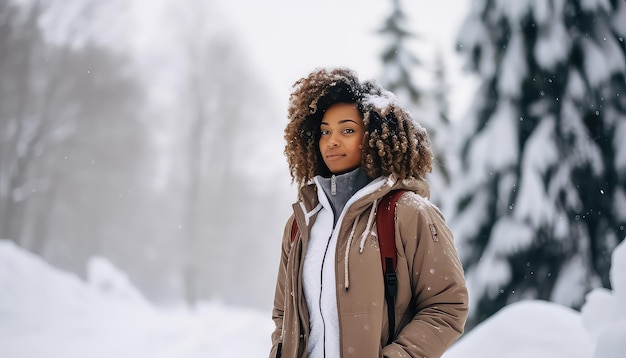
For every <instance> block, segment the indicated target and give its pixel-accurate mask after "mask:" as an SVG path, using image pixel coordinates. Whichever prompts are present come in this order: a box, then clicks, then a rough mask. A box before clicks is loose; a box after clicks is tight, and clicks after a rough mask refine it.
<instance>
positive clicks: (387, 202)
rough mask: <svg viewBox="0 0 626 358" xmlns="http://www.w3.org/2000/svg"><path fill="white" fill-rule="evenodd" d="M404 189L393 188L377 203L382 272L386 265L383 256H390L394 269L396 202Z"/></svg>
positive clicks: (377, 225)
mask: <svg viewBox="0 0 626 358" xmlns="http://www.w3.org/2000/svg"><path fill="white" fill-rule="evenodd" d="M405 191H406V190H393V191H391V192H389V193H387V194H386V195H385V196H384V197H383V198H382V199H381V201H380V203H378V209H377V212H376V227H377V228H378V246H380V258H381V262H382V264H383V273H385V272H386V269H387V265H386V263H385V258H391V261H392V263H393V269H394V270H395V269H396V262H397V257H396V256H397V255H396V240H395V238H396V227H395V226H396V219H395V213H396V203H397V202H398V199H400V196H402V194H404V192H405Z"/></svg>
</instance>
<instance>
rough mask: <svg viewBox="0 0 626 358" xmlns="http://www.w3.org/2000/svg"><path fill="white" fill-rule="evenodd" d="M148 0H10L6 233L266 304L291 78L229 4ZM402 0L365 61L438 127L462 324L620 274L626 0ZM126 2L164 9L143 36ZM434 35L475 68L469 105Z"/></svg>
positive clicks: (436, 178) (0, 51)
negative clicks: (615, 260) (275, 76)
mask: <svg viewBox="0 0 626 358" xmlns="http://www.w3.org/2000/svg"><path fill="white" fill-rule="evenodd" d="M157 3H158V4H159V6H156V5H155V6H153V7H151V9H148V8H147V7H146V6H145V5H141V2H140V1H130V2H129V1H122V0H110V1H106V2H99V1H81V0H0V239H3V240H10V241H13V242H15V243H16V244H17V245H18V246H19V247H22V248H24V249H26V250H28V251H30V252H32V253H34V254H36V255H38V256H40V257H41V258H43V259H44V260H45V261H47V262H48V263H50V264H52V265H54V266H56V267H58V268H60V269H63V270H66V271H69V272H73V273H76V274H77V275H79V276H81V277H85V276H86V267H87V262H88V261H89V259H90V258H92V257H94V256H101V257H105V258H107V259H108V260H110V261H111V262H112V263H113V264H114V265H115V266H116V267H118V268H119V269H120V270H121V271H123V272H125V273H126V274H127V275H128V277H129V279H130V281H132V283H133V285H135V286H136V287H138V289H139V290H140V291H141V293H142V294H143V295H145V297H147V298H148V299H149V300H150V301H152V302H154V303H155V304H157V305H162V306H168V305H176V304H178V303H180V302H186V304H188V305H189V306H191V307H194V306H196V305H198V303H199V302H201V301H209V302H227V303H228V304H229V305H232V306H245V307H250V308H254V309H260V310H265V311H266V312H267V314H268V319H269V310H270V307H271V302H272V299H273V297H272V295H273V290H274V280H275V274H276V268H277V264H278V250H279V241H280V236H281V233H282V230H283V225H284V221H285V220H286V218H287V217H288V215H289V213H290V203H291V202H292V201H293V200H294V198H295V196H294V193H295V191H294V188H293V187H292V186H291V185H290V182H289V177H288V171H287V168H286V164H285V161H284V157H283V155H282V148H283V139H282V130H283V128H284V125H285V124H286V101H287V97H286V93H288V90H289V89H288V88H287V86H288V85H287V86H283V87H281V88H279V89H276V87H275V86H274V84H273V83H272V82H273V81H272V80H271V79H268V73H271V71H267V72H265V68H264V67H263V64H260V62H255V56H253V55H252V54H251V52H250V49H249V47H247V45H246V43H245V41H243V40H242V39H241V37H240V35H238V34H237V31H236V27H235V26H233V25H232V24H229V23H228V21H226V20H225V19H224V16H222V15H221V13H220V12H219V6H220V3H219V1H214V2H210V1H209V2H201V1H192V0H188V1H176V2H175V1H167V0H159V1H157V2H154V4H157ZM381 3H382V2H381ZM412 4H413V3H412V2H408V1H404V2H400V1H399V0H395V1H393V0H389V1H386V2H384V6H382V5H378V6H381V7H380V9H381V11H378V12H377V13H376V16H377V20H375V21H374V22H372V23H369V24H368V26H369V29H370V33H369V34H368V35H367V36H369V37H368V38H369V39H370V40H369V42H366V44H369V46H370V50H371V49H372V48H373V50H374V51H375V52H376V53H375V55H374V56H372V57H371V58H368V60H367V61H369V62H370V63H372V64H375V65H374V66H375V68H376V71H374V72H376V73H377V75H376V76H375V77H376V78H377V79H378V80H380V82H381V83H382V84H383V85H384V86H385V87H387V88H388V89H390V90H392V91H394V92H395V93H397V94H398V96H399V99H400V101H401V103H403V104H405V105H406V106H407V107H408V108H410V110H411V112H412V113H413V114H414V116H415V118H416V120H418V121H419V122H420V123H422V124H423V125H424V126H425V127H426V128H427V129H428V130H429V132H430V134H431V138H432V140H433V145H434V147H435V151H436V156H437V160H438V166H437V167H436V168H435V170H434V171H433V173H432V175H431V176H430V178H429V179H430V182H431V186H432V190H431V191H432V200H433V201H434V202H435V203H436V204H437V205H439V206H440V207H441V209H442V210H443V212H444V214H445V215H446V217H447V219H448V222H449V223H450V226H451V228H452V230H453V232H454V233H455V238H456V243H457V246H458V248H459V253H460V255H461V257H462V261H463V263H464V266H465V270H466V276H467V280H468V287H469V289H470V298H471V302H470V304H471V316H470V320H469V322H468V326H467V329H468V330H471V329H472V328H473V327H475V326H476V325H477V324H479V323H481V322H482V321H484V320H486V319H487V318H489V317H490V316H492V315H493V314H494V313H496V312H497V311H498V310H500V309H501V308H503V307H505V306H507V305H510V304H512V303H515V302H518V301H523V300H530V299H540V300H546V301H551V302H554V303H557V304H560V305H563V306H566V307H571V308H573V309H576V310H578V309H580V308H581V307H582V306H583V304H584V302H585V297H586V295H587V294H588V293H589V292H591V291H592V290H593V289H595V288H600V287H604V288H611V281H610V279H609V269H610V264H611V253H612V252H613V249H614V248H615V247H616V246H617V245H618V244H619V243H620V242H621V241H622V240H623V239H624V236H625V235H626V231H625V226H626V141H625V140H624V139H623V138H626V98H625V97H626V44H625V40H624V38H625V37H626V3H625V2H624V1H623V0H581V1H575V0H550V1H541V0H537V1H533V0H527V1H500V0H476V1H471V2H468V3H467V7H466V13H465V14H464V15H463V18H462V20H463V21H462V22H461V23H460V24H459V25H460V27H459V29H458V32H457V34H456V37H455V38H456V42H455V43H450V44H432V43H428V40H427V39H426V38H425V37H424V36H422V35H421V34H420V33H419V32H418V31H416V30H415V29H416V25H415V24H416V23H419V21H420V19H419V18H416V17H413V16H409V14H413V15H414V14H415V13H416V12H415V11H410V10H409V9H411V7H412V6H418V5H412ZM250 6H252V8H250V9H249V10H250V11H253V10H255V8H254V6H253V5H250ZM267 6H269V5H267ZM420 6H424V5H423V4H422V5H420ZM155 8H156V9H159V11H156V10H154V9H155ZM288 10H290V9H286V11H288ZM344 10H345V9H344ZM276 11H278V12H279V10H276ZM137 13H142V14H144V15H145V14H146V13H149V15H151V16H152V21H154V22H155V23H157V24H158V26H156V27H155V28H154V29H155V31H154V32H152V33H151V34H150V36H149V37H145V38H142V37H141V36H140V35H141V32H140V31H138V30H137V29H138V28H139V27H141V26H147V25H146V23H145V21H146V20H141V19H140V18H138V17H137ZM417 13H419V12H417ZM287 14H291V15H294V13H290V12H287ZM142 19H143V18H142ZM289 21H290V22H289ZM294 21H296V22H295V23H294ZM285 23H288V24H290V26H295V25H294V24H297V18H296V19H295V20H294V19H291V20H287V19H285ZM286 31H287V30H286ZM346 31H347V32H350V30H346ZM131 34H134V35H132V36H131ZM138 34H139V35H138ZM146 36H147V35H146ZM336 36H341V34H337V35H336ZM265 40H266V41H268V42H271V41H272V39H271V38H268V39H265ZM346 40H350V39H349V37H346ZM297 41H298V44H297V45H296V44H293V46H294V51H297V50H298V49H301V48H310V50H311V51H313V52H315V50H316V47H320V48H321V47H323V46H325V44H324V43H323V41H320V42H319V43H318V42H316V41H315V39H311V38H301V39H298V40H297ZM254 45H255V46H261V47H262V46H263V43H260V44H259V43H255V44H254ZM291 45H292V44H282V46H291ZM359 46H364V45H363V44H361V43H359ZM445 46H451V47H454V50H453V51H455V54H454V56H458V57H459V59H462V61H463V62H464V63H465V68H466V70H467V71H468V76H471V78H472V81H473V82H471V83H472V85H471V87H467V88H465V89H467V90H468V91H469V92H471V95H472V98H471V102H470V105H469V106H467V109H465V108H463V111H462V112H459V105H458V101H457V98H454V97H452V98H451V96H454V95H455V94H456V93H458V91H459V89H458V88H455V86H461V85H465V83H466V82H462V81H460V80H458V78H457V77H456V76H451V75H450V74H449V72H448V71H449V65H448V64H449V63H450V62H451V61H453V59H451V58H449V55H448V53H449V52H448V51H447V50H445V49H444V47H445ZM344 47H345V48H347V49H348V50H350V49H351V47H350V41H346V44H345V46H344ZM268 49H271V46H268ZM353 50H354V51H357V50H359V49H358V48H355V49H353ZM299 56H307V54H306V52H303V53H301V54H300V55H299ZM320 65H329V64H327V63H320ZM334 65H344V64H343V63H336V64H334ZM312 69H313V68H312V67H306V68H303V67H298V65H297V64H295V63H294V65H293V67H290V68H289V69H287V68H285V72H288V73H289V74H290V75H291V74H294V73H295V74H294V75H293V78H291V79H290V80H291V82H293V81H295V80H296V79H297V78H299V77H300V76H303V75H305V74H306V73H308V71H310V70H312ZM355 69H356V70H357V71H359V70H360V68H358V67H357V68H355ZM368 71H369V67H368V70H367V71H363V72H368ZM359 72H361V71H359ZM367 75H369V73H367ZM370 77H371V76H370ZM289 84H291V83H289ZM453 104H454V105H453ZM0 295H3V293H0Z"/></svg>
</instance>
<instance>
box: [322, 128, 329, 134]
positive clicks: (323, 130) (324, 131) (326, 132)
mask: <svg viewBox="0 0 626 358" xmlns="http://www.w3.org/2000/svg"><path fill="white" fill-rule="evenodd" d="M320 133H321V134H322V135H329V134H330V131H329V130H325V129H322V130H320Z"/></svg>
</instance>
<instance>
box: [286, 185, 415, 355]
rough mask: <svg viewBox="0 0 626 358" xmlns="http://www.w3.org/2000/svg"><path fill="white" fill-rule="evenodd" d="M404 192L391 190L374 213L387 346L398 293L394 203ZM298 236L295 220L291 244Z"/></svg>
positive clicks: (390, 338) (393, 327)
mask: <svg viewBox="0 0 626 358" xmlns="http://www.w3.org/2000/svg"><path fill="white" fill-rule="evenodd" d="M405 191H406V190H392V191H390V192H389V193H387V194H386V195H385V196H384V197H383V198H382V200H381V201H380V202H379V203H378V207H377V211H376V227H377V228H378V246H379V247H380V259H381V263H382V267H383V278H384V280H385V301H387V315H388V319H389V337H388V338H387V345H389V344H391V342H393V338H394V336H395V334H394V330H395V326H396V323H395V321H396V315H395V312H394V308H395V301H396V295H397V293H398V279H397V277H396V264H397V256H396V255H397V253H396V242H395V238H396V235H395V234H396V232H395V212H396V203H397V202H398V199H400V196H402V194H404V192H405ZM297 235H298V224H297V223H296V220H294V221H293V223H292V225H291V242H292V243H293V242H294V240H295V239H296V236H297Z"/></svg>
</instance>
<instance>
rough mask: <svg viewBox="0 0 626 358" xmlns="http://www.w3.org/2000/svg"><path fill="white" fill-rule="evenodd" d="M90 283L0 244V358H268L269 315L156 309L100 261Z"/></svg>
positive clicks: (213, 308) (206, 307)
mask: <svg viewBox="0 0 626 358" xmlns="http://www.w3.org/2000/svg"><path fill="white" fill-rule="evenodd" d="M87 276H88V278H87V282H84V281H81V280H80V279H79V278H78V277H77V276H75V275H73V274H69V273H66V272H62V271H60V270H57V269H55V268H53V267H50V266H49V265H48V264H46V263H45V262H44V261H43V260H42V259H41V258H39V257H38V256H35V255H33V254H31V253H29V252H26V251H24V250H22V249H20V248H18V247H17V246H15V245H14V244H13V243H11V242H9V241H6V240H0V352H1V353H0V356H1V357H2V358H40V357H47V358H56V357H59V358H60V357H63V358H74V357H76V358H78V357H80V358H84V357H90V358H100V357H102V358H105V357H106V358H110V357H120V358H125V357H129V358H141V357H155V358H160V357H163V358H166V357H172V358H174V357H176V358H186V357H191V358H193V357H202V358H206V357H265V356H266V355H267V352H269V348H270V342H269V336H270V333H271V330H272V327H273V323H272V320H271V318H270V314H269V313H264V312H257V311H252V310H245V309H234V308H229V307H226V306H224V305H220V304H209V303H205V304H203V305H200V307H199V308H198V309H197V310H196V311H194V312H190V311H189V310H187V309H183V308H178V309H159V308H156V307H154V306H152V305H151V304H150V303H148V302H147V301H146V300H145V299H144V298H143V297H142V296H141V294H140V293H139V292H138V291H137V290H136V289H135V288H134V287H133V286H132V285H131V284H130V283H129V281H128V279H127V278H126V276H125V275H124V274H122V273H120V272H119V271H117V270H116V269H115V268H114V267H113V265H111V264H110V263H109V262H108V261H106V260H105V259H103V258H97V259H94V260H92V261H90V263H89V265H88V274H87Z"/></svg>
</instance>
